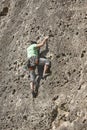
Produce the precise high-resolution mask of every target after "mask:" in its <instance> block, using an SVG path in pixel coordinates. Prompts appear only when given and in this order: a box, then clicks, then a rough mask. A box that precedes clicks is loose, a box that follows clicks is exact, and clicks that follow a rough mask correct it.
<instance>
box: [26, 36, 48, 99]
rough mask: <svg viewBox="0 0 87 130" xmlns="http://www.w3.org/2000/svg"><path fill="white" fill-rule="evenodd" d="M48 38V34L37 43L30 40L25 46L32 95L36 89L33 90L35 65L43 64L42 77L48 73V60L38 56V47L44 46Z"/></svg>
mask: <svg viewBox="0 0 87 130" xmlns="http://www.w3.org/2000/svg"><path fill="white" fill-rule="evenodd" d="M47 39H48V36H46V37H45V38H44V40H42V41H41V42H40V43H37V42H35V41H31V45H30V46H29V47H28V48H27V58H28V64H27V66H28V68H29V72H30V81H31V82H30V86H31V91H32V95H33V97H34V95H35V93H36V90H35V78H36V76H35V69H36V66H38V65H43V66H44V70H43V76H42V77H43V78H44V77H46V76H47V75H49V73H48V71H47V70H48V68H49V66H50V61H49V60H48V59H46V58H40V57H39V53H38V52H39V49H40V47H42V46H44V45H45V43H46V41H47Z"/></svg>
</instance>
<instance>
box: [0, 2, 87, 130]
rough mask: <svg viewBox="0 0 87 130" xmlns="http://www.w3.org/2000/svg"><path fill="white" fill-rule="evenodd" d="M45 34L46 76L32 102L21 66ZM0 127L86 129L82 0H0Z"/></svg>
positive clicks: (86, 17) (86, 44)
mask: <svg viewBox="0 0 87 130" xmlns="http://www.w3.org/2000/svg"><path fill="white" fill-rule="evenodd" d="M46 35H50V38H49V40H48V49H49V51H48V53H47V56H48V57H49V58H50V60H51V63H52V67H51V70H52V74H51V75H50V76H49V77H47V78H46V80H41V81H40V87H39V90H38V91H39V93H38V96H37V98H36V99H35V100H34V101H33V100H32V96H31V91H30V86H29V82H30V81H29V79H28V74H27V73H25V74H24V75H22V68H23V66H24V64H25V62H26V48H27V47H28V45H29V40H32V39H34V40H38V39H39V38H42V37H43V36H46ZM44 49H45V48H44ZM0 130H87V0H1V1H0Z"/></svg>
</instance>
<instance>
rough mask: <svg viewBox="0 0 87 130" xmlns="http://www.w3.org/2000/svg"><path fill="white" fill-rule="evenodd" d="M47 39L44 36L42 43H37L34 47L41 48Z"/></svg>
mask: <svg viewBox="0 0 87 130" xmlns="http://www.w3.org/2000/svg"><path fill="white" fill-rule="evenodd" d="M47 39H48V36H46V37H45V38H44V40H43V41H42V42H40V43H38V44H37V45H36V47H37V48H40V47H42V46H43V45H44V44H45V43H46V40H47Z"/></svg>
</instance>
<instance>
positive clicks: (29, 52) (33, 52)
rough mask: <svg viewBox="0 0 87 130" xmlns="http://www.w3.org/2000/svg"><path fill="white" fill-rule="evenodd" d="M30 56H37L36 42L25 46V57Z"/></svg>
mask: <svg viewBox="0 0 87 130" xmlns="http://www.w3.org/2000/svg"><path fill="white" fill-rule="evenodd" d="M32 56H38V49H37V48H36V44H32V45H30V46H29V47H28V48H27V57H28V58H30V57H32Z"/></svg>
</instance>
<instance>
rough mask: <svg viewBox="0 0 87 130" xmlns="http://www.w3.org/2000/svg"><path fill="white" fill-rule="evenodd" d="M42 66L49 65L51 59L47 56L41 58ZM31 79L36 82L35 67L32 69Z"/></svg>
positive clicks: (40, 63)
mask: <svg viewBox="0 0 87 130" xmlns="http://www.w3.org/2000/svg"><path fill="white" fill-rule="evenodd" d="M38 65H41V66H44V65H48V66H50V61H49V60H48V59H46V58H39V64H38ZM30 81H32V82H35V69H31V70H30Z"/></svg>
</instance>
